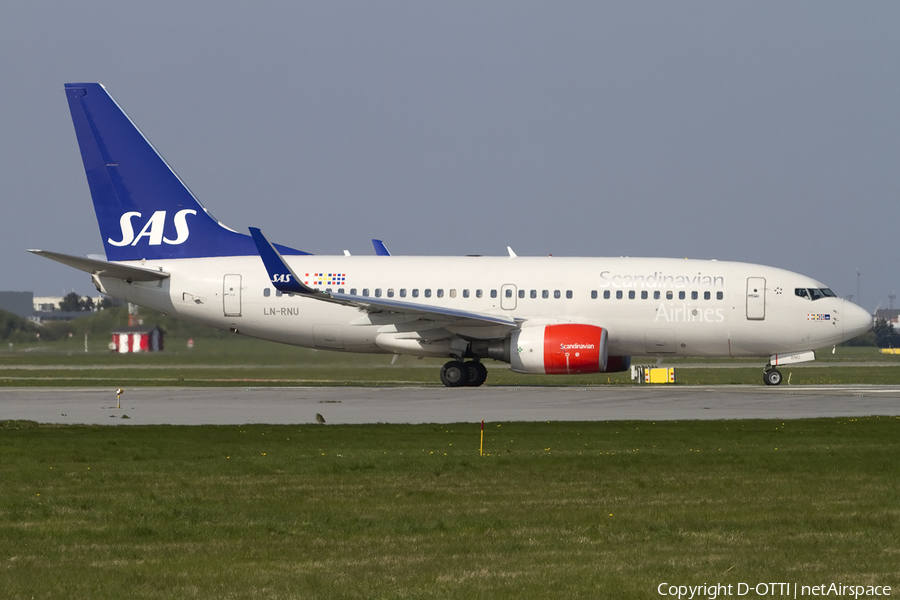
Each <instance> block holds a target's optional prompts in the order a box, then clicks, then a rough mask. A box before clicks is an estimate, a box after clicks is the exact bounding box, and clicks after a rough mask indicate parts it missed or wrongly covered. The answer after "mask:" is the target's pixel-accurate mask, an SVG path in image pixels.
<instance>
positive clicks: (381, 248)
mask: <svg viewBox="0 0 900 600" xmlns="http://www.w3.org/2000/svg"><path fill="white" fill-rule="evenodd" d="M372 245H373V246H375V254H376V255H377V256H390V255H391V253H390V251H389V250H388V249H387V246H385V245H384V242H382V241H381V240H374V239H373V240H372Z"/></svg>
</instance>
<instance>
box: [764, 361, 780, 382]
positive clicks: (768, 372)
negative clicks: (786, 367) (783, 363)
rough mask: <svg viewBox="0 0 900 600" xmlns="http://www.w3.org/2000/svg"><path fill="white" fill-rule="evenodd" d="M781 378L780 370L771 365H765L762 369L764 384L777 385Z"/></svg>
mask: <svg viewBox="0 0 900 600" xmlns="http://www.w3.org/2000/svg"><path fill="white" fill-rule="evenodd" d="M781 379H782V378H781V371H779V370H778V369H776V368H775V367H773V366H772V365H766V368H765V369H764V370H763V383H765V384H766V385H779V384H780V383H781Z"/></svg>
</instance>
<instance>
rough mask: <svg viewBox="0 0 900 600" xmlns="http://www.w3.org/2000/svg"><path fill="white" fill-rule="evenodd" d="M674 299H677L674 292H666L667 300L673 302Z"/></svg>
mask: <svg viewBox="0 0 900 600" xmlns="http://www.w3.org/2000/svg"><path fill="white" fill-rule="evenodd" d="M674 297H675V293H674V292H673V291H672V290H667V291H666V300H671V299H672V298H674Z"/></svg>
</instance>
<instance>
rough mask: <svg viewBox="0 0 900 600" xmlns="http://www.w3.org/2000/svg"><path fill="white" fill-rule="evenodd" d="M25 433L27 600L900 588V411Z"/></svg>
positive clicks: (13, 504)
mask: <svg viewBox="0 0 900 600" xmlns="http://www.w3.org/2000/svg"><path fill="white" fill-rule="evenodd" d="M4 426H5V428H4V429H0V478H2V482H3V486H2V487H0V590H3V591H2V595H3V597H4V598H32V597H35V598H76V597H77V598H122V597H130V598H217V599H218V598H423V597H428V598H651V597H657V594H656V591H655V590H656V586H657V585H658V584H659V583H662V582H672V583H681V584H694V585H697V584H703V583H707V582H708V583H714V582H720V583H724V584H729V583H730V584H735V583H738V582H752V583H755V582H769V581H796V582H799V583H801V584H803V583H806V584H812V585H817V584H819V583H821V582H825V583H828V582H844V583H851V582H853V583H860V584H877V585H892V586H895V589H896V586H897V585H898V584H900V576H898V573H900V571H898V569H897V564H898V561H900V544H898V542H897V540H898V539H900V461H897V460H896V458H897V456H898V451H900V419H898V418H887V417H881V418H878V417H872V418H860V419H812V420H798V421H787V422H781V421H713V422H690V423H670V422H669V423H663V422H660V423H650V422H617V423H555V422H553V423H527V424H526V423H488V424H486V428H485V450H486V452H487V453H488V455H487V456H484V457H479V455H478V445H479V429H478V426H473V425H450V426H447V425H441V426H438V425H420V426H393V425H373V426H234V427H207V426H204V427H168V426H164V427H160V426H157V427H141V426H128V427H84V426H81V427H70V426H66V427H51V426H37V425H35V424H32V423H15V422H13V423H9V422H7V423H4Z"/></svg>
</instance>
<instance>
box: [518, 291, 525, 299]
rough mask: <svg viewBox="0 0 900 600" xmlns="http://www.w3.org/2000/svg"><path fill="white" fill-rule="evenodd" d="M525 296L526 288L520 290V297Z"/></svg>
mask: <svg viewBox="0 0 900 600" xmlns="http://www.w3.org/2000/svg"><path fill="white" fill-rule="evenodd" d="M524 297H525V290H519V298H524Z"/></svg>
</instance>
